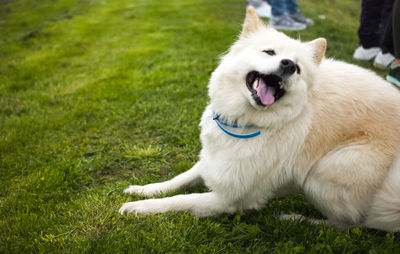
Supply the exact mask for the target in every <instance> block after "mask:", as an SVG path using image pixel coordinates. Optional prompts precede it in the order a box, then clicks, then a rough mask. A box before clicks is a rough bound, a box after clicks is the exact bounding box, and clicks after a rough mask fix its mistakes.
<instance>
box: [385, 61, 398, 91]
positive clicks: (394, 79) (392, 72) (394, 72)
mask: <svg viewBox="0 0 400 254" xmlns="http://www.w3.org/2000/svg"><path fill="white" fill-rule="evenodd" d="M386 80H387V81H389V82H390V83H392V84H394V85H396V86H397V87H399V88H400V65H397V66H396V67H394V64H392V65H390V69H389V74H388V75H387V76H386Z"/></svg>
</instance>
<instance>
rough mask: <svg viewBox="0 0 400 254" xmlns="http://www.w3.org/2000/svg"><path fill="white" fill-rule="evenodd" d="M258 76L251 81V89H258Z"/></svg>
mask: <svg viewBox="0 0 400 254" xmlns="http://www.w3.org/2000/svg"><path fill="white" fill-rule="evenodd" d="M259 80H260V79H259V78H257V79H256V80H254V83H253V89H254V90H257V89H258V86H259V84H258V82H259Z"/></svg>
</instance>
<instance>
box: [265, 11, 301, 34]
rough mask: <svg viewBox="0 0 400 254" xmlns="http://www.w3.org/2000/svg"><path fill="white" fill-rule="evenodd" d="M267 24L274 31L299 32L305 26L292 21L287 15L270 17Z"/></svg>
mask: <svg viewBox="0 0 400 254" xmlns="http://www.w3.org/2000/svg"><path fill="white" fill-rule="evenodd" d="M269 24H270V25H271V26H272V27H273V28H275V29H282V30H294V31H299V30H303V29H305V28H306V27H307V26H306V25H304V24H301V23H298V22H296V21H294V20H293V19H292V18H291V17H290V16H289V15H286V14H284V15H281V16H277V17H274V16H272V17H271V20H270V22H269Z"/></svg>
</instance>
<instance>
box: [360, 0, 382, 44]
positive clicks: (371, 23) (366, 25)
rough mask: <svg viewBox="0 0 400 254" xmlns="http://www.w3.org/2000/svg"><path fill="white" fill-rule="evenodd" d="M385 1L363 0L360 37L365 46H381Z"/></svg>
mask: <svg viewBox="0 0 400 254" xmlns="http://www.w3.org/2000/svg"><path fill="white" fill-rule="evenodd" d="M383 3H384V1H382V0H363V1H362V4H361V7H362V9H361V16H360V27H359V29H358V37H359V39H360V44H361V46H363V47H364V48H366V49H368V48H372V47H379V38H380V31H379V25H380V22H381V11H382V7H383Z"/></svg>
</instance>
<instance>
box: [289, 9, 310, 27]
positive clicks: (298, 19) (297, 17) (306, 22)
mask: <svg viewBox="0 0 400 254" xmlns="http://www.w3.org/2000/svg"><path fill="white" fill-rule="evenodd" d="M289 16H290V17H291V18H292V19H293V20H294V21H296V22H297V23H301V24H304V25H307V26H312V25H314V21H313V20H312V19H309V18H306V17H304V15H303V14H301V13H300V12H296V13H295V14H290V15H289Z"/></svg>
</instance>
